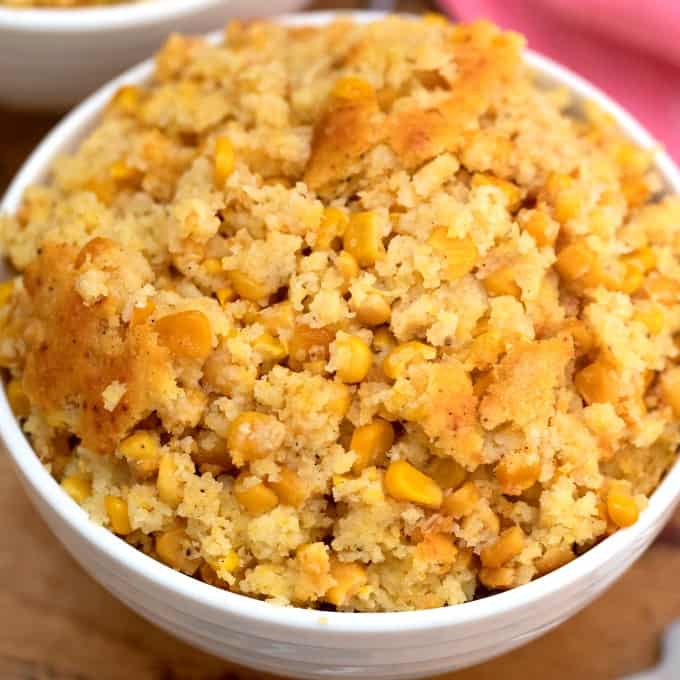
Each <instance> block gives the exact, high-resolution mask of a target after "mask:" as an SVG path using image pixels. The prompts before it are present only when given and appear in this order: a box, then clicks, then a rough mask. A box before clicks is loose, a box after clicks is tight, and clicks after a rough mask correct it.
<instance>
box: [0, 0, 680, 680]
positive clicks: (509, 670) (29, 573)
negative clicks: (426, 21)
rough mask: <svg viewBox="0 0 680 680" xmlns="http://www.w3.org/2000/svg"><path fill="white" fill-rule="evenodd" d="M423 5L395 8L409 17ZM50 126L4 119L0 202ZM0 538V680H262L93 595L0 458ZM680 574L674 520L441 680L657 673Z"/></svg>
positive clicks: (0, 117) (0, 124)
mask: <svg viewBox="0 0 680 680" xmlns="http://www.w3.org/2000/svg"><path fill="white" fill-rule="evenodd" d="M330 4H331V3H327V2H317V3H316V7H327V6H329V5H330ZM334 4H335V6H338V5H342V6H345V7H358V6H361V4H362V3H359V2H356V3H353V2H345V3H334ZM426 5H427V3H423V2H417V0H415V1H412V2H402V3H399V6H400V8H402V9H408V10H414V9H423V8H424V7H425V6H426ZM1 67H2V66H1V65H0V68H1ZM56 121H57V117H56V116H51V115H36V114H29V113H25V112H9V111H3V110H1V109H0V192H1V191H2V190H4V188H5V186H6V185H7V183H8V182H9V180H10V179H11V177H12V176H13V174H14V173H15V172H16V170H17V169H18V168H19V166H20V164H21V163H22V162H23V160H24V159H25V157H26V156H27V155H28V153H29V152H30V150H31V149H32V148H33V147H34V146H35V145H36V143H37V142H38V141H39V140H40V139H41V138H42V137H43V135H44V134H45V132H46V131H47V130H48V129H49V128H50V127H52V126H53V125H54V123H55V122H56ZM0 536H2V539H0V584H2V585H1V586H0V680H119V679H121V678H124V679H125V680H249V679H252V678H265V677H267V676H263V675H262V674H259V673H254V672H252V671H247V670H245V669H240V668H237V667H235V666H232V665H230V664H226V663H224V662H222V661H220V660H218V659H216V658H214V657H211V656H208V655H207V654H204V653H202V652H199V651H197V650H194V649H192V648H191V647H189V646H187V645H185V644H183V643H180V642H178V641H177V640H175V639H174V638H172V637H170V636H168V635H166V634H165V633H163V632H162V631H160V630H159V629H157V628H155V627H154V626H152V625H150V624H149V623H147V622H146V621H144V620H143V619H141V618H140V617H138V616H137V615H136V614H133V613H132V612H131V611H130V610H128V609H127V608H126V607H125V606H124V605H122V604H120V603H119V602H118V601H117V600H116V599H114V598H113V597H112V596H110V595H109V594H108V593H107V592H106V591H105V590H103V589H102V588H101V587H100V586H98V585H97V584H96V583H95V582H94V581H93V580H92V579H90V578H89V577H88V576H87V575H86V574H85V573H84V572H83V571H82V570H81V569H80V568H79V566H78V565H77V564H76V563H75V562H74V561H73V560H72V559H71V558H70V557H69V555H68V554H67V553H66V552H65V550H64V549H63V548H62V547H61V545H60V544H59V543H58V542H57V541H56V539H55V538H54V537H53V536H52V535H51V534H50V533H49V531H48V529H47V528H46V527H45V525H44V524H43V523H42V521H41V520H40V518H39V517H38V515H37V514H36V512H35V511H34V510H33V508H32V507H31V505H30V504H29V502H28V500H27V498H26V496H25V495H24V493H23V491H22V489H21V487H20V486H19V483H18V481H17V479H16V477H15V475H14V473H13V471H12V469H11V466H10V463H9V461H8V460H7V459H6V457H5V456H4V455H0ZM679 575H680V513H678V514H676V516H675V518H674V520H673V522H672V523H671V525H670V526H669V528H668V529H667V530H666V532H665V533H664V535H663V536H662V538H661V539H660V540H659V541H658V542H657V543H656V545H654V546H653V547H652V548H651V549H650V550H649V551H648V552H647V554H646V555H644V556H643V557H642V559H640V561H639V562H638V563H637V564H636V565H635V566H634V567H633V568H632V569H631V570H630V571H629V572H628V573H627V574H626V575H625V576H624V577H623V578H622V579H621V580H620V581H618V583H617V584H616V585H614V587H613V588H611V589H610V590H609V591H608V592H607V593H605V595H603V596H602V597H601V598H600V599H598V600H597V601H596V602H595V603H593V604H592V605H591V606H590V607H588V608H587V609H586V610H584V611H583V612H581V613H580V614H578V615H577V616H575V617H574V618H573V619H571V620H570V621H569V622H567V623H565V624H563V625H562V626H560V627H559V628H557V629H556V630H554V631H552V632H551V633H549V634H548V635H546V636H544V637H543V638H541V639H540V640H538V641H536V642H533V643H531V644H529V645H527V646H525V647H523V648H522V649H519V650H517V651H515V652H512V653H510V654H507V655H505V656H503V657H500V658H498V659H496V660H494V661H491V662H489V663H486V664H483V665H480V666H477V667H475V668H472V669H469V670H465V671H460V672H457V673H452V674H449V675H447V676H445V677H446V678H447V680H497V679H502V680H538V679H541V680H572V679H573V678H579V679H581V680H610V679H612V680H613V679H614V678H618V677H621V676H623V675H626V674H629V673H633V672H637V671H640V670H642V669H644V668H646V667H649V666H651V665H653V664H654V663H656V659H657V653H658V651H657V650H658V641H659V635H660V633H661V631H662V630H663V628H664V627H665V626H666V625H667V624H668V623H670V622H671V621H672V620H673V619H674V618H677V617H680V587H679V586H678V580H679ZM442 677H444V676H442ZM678 677H679V678H680V670H679V671H678Z"/></svg>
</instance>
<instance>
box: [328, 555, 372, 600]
mask: <svg viewBox="0 0 680 680" xmlns="http://www.w3.org/2000/svg"><path fill="white" fill-rule="evenodd" d="M331 576H332V577H333V578H334V579H335V585H334V586H331V587H330V588H329V589H328V590H327V591H326V594H325V595H324V598H323V599H324V600H325V601H326V602H329V603H330V604H334V605H335V606H336V607H342V606H343V605H344V604H346V603H347V602H348V601H349V600H351V599H352V597H354V595H356V593H357V592H358V591H359V589H360V588H361V587H362V586H364V585H365V584H366V581H367V578H366V568H365V567H364V566H363V565H362V564H359V563H358V562H340V561H339V560H337V559H335V558H331Z"/></svg>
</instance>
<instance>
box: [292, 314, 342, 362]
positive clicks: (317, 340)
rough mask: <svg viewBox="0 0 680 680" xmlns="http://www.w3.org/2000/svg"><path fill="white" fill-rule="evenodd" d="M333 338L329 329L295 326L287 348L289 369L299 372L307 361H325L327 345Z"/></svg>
mask: <svg viewBox="0 0 680 680" xmlns="http://www.w3.org/2000/svg"><path fill="white" fill-rule="evenodd" d="M334 336H335V331H334V330H333V329H331V328H329V327H322V328H312V327H311V326H303V325H298V326H295V329H294V331H293V335H292V337H291V339H290V346H289V348H288V350H289V352H288V353H289V355H290V358H289V359H288V365H289V366H290V368H292V369H293V370H294V371H299V370H301V369H302V368H303V367H304V365H305V364H306V363H307V362H308V361H315V360H324V361H325V360H327V359H328V345H329V344H330V342H331V340H332V339H333V337H334Z"/></svg>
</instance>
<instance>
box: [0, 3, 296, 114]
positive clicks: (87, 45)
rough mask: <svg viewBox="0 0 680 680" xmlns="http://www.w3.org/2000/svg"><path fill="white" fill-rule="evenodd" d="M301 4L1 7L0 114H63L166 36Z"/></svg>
mask: <svg viewBox="0 0 680 680" xmlns="http://www.w3.org/2000/svg"><path fill="white" fill-rule="evenodd" d="M303 4H304V0H268V1H266V2H265V1H264V0H261V1H253V0H145V1H144V2H127V3H123V4H120V5H110V6H102V7H96V6H95V7H85V8H82V7H79V8H75V9H51V8H48V9H46V8H33V9H17V8H11V7H7V6H0V106H10V107H12V108H20V109H25V110H28V109H43V110H53V111H60V110H66V109H67V108H68V107H70V106H72V105H73V104H76V103H77V102H79V101H80V100H82V99H83V97H85V96H87V95H88V94H90V93H91V92H93V91H94V90H95V89H96V88H97V87H99V86H100V85H102V84H103V83H105V82H106V81H107V80H109V79H110V78H113V77H114V76H115V75H118V74H119V73H121V71H123V70H124V69H126V68H129V67H130V66H132V65H133V64H136V63H138V62H139V61H140V60H142V59H146V58H147V57H148V56H149V55H150V54H152V53H153V52H154V51H155V50H156V49H157V48H158V47H160V45H161V43H162V42H163V40H164V39H165V38H166V37H167V35H168V34H169V33H172V32H173V31H181V32H184V33H197V32H198V33H203V32H204V31H207V30H210V29H214V28H216V27H218V26H221V25H223V24H224V23H225V21H226V20H227V19H228V18H232V17H237V16H254V15H257V14H264V13H270V14H279V13H281V12H289V11H291V10H294V9H299V8H300V7H302V5H303Z"/></svg>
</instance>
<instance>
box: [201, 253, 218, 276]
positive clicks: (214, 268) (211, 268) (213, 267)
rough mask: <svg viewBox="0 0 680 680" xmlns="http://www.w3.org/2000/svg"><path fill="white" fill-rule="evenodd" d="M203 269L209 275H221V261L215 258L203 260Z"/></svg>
mask: <svg viewBox="0 0 680 680" xmlns="http://www.w3.org/2000/svg"><path fill="white" fill-rule="evenodd" d="M203 269H205V271H206V272H207V273H208V274H210V275H213V276H214V275H215V274H221V273H222V261H221V260H220V259H219V258H217V257H209V258H208V259H207V260H203Z"/></svg>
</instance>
